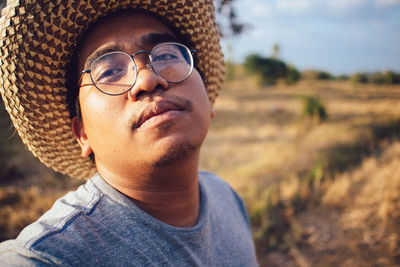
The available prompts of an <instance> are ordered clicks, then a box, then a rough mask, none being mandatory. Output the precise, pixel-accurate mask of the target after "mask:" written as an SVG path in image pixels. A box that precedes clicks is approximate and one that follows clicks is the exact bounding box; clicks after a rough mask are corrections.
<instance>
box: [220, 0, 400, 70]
mask: <svg viewBox="0 0 400 267" xmlns="http://www.w3.org/2000/svg"><path fill="white" fill-rule="evenodd" d="M235 9H236V13H237V15H238V18H239V19H240V20H241V21H242V22H244V23H246V24H248V27H247V30H246V31H245V32H244V33H243V34H242V35H240V36H238V37H230V38H223V39H222V41H221V42H222V47H223V50H224V53H225V55H226V57H227V58H228V59H230V60H233V61H235V62H243V61H244V58H245V57H246V56H247V55H249V54H251V53H257V54H260V55H262V56H270V55H271V54H272V50H273V46H274V44H278V45H279V47H280V58H281V59H282V60H284V61H285V62H287V63H290V64H293V65H294V66H296V67H297V68H298V69H300V70H306V69H318V70H324V71H328V72H330V73H332V74H336V75H339V74H352V73H355V72H376V71H386V70H388V69H390V70H393V71H396V72H400V0H236V2H235ZM217 20H218V18H217ZM219 20H220V19H219ZM220 21H221V20H220ZM229 46H231V47H232V52H229V49H228V47H229Z"/></svg>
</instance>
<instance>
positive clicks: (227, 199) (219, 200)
mask: <svg viewBox="0 0 400 267" xmlns="http://www.w3.org/2000/svg"><path fill="white" fill-rule="evenodd" d="M199 183H200V186H201V188H202V190H203V191H204V194H205V196H206V198H207V199H208V202H209V203H210V204H213V203H214V204H213V205H212V207H213V208H218V209H220V212H224V213H225V214H226V213H227V212H229V213H231V214H234V215H236V216H239V215H240V217H242V218H243V219H244V220H245V222H246V224H247V225H248V226H250V221H249V218H248V214H247V209H246V206H245V204H244V202H243V200H242V198H241V197H240V196H239V194H238V193H237V192H236V191H235V190H234V189H233V188H232V187H231V186H230V185H229V184H228V183H227V182H226V181H224V180H223V179H222V178H220V177H218V176H217V175H215V174H213V173H209V172H203V171H201V172H199Z"/></svg>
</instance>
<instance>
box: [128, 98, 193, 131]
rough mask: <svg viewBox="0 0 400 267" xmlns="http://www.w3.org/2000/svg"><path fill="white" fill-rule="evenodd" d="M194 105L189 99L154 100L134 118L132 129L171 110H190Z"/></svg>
mask: <svg viewBox="0 0 400 267" xmlns="http://www.w3.org/2000/svg"><path fill="white" fill-rule="evenodd" d="M191 109H192V105H191V103H190V102H189V101H188V100H185V99H181V98H177V99H173V100H172V99H163V100H160V101H156V102H152V103H151V104H149V105H147V106H146V107H145V108H144V109H143V110H142V111H141V112H140V113H139V114H138V116H137V117H136V118H135V119H134V122H133V124H132V129H137V128H139V127H140V126H142V125H143V124H144V123H145V122H146V121H148V120H150V119H152V118H154V117H156V116H160V115H163V114H166V113H168V112H170V111H175V112H184V111H190V110H191Z"/></svg>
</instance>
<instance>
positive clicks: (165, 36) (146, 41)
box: [84, 33, 179, 70]
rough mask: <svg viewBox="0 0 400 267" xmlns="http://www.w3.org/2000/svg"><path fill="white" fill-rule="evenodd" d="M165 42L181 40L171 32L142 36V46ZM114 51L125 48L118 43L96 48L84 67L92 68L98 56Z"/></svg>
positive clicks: (149, 46) (146, 46)
mask: <svg viewBox="0 0 400 267" xmlns="http://www.w3.org/2000/svg"><path fill="white" fill-rule="evenodd" d="M164 42H179V40H178V39H177V38H176V37H175V36H173V35H172V34H169V33H149V34H145V35H143V36H142V37H141V38H140V46H141V47H144V48H148V49H150V48H152V47H153V46H155V45H157V44H160V43H164ZM114 51H123V48H122V47H121V46H120V45H118V44H109V45H105V46H103V47H101V48H100V49H98V50H96V51H95V52H94V53H93V54H91V55H89V56H88V58H87V59H86V62H85V66H84V69H85V70H86V69H88V68H90V65H91V64H92V63H93V61H95V60H96V59H97V58H99V57H101V56H103V55H105V54H107V53H110V52H114Z"/></svg>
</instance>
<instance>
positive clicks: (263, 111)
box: [201, 79, 400, 266]
mask: <svg viewBox="0 0 400 267" xmlns="http://www.w3.org/2000/svg"><path fill="white" fill-rule="evenodd" d="M304 95H308V96H316V97H319V98H320V99H321V100H322V102H323V103H324V104H325V106H326V109H327V113H328V119H327V120H326V121H324V122H321V123H319V122H318V121H316V120H315V119H312V118H308V117H304V116H302V110H303V106H302V105H303V103H302V98H301V97H300V96H304ZM215 109H216V113H217V116H216V118H215V119H214V121H213V125H212V129H211V131H210V134H209V136H208V139H207V141H206V143H205V146H204V147H203V157H202V161H201V167H202V168H204V169H208V170H212V171H215V172H217V173H218V174H219V175H220V176H222V177H223V178H224V179H226V180H227V181H229V182H230V184H232V186H233V187H235V188H236V189H237V190H238V191H239V192H240V194H241V196H242V197H243V198H244V199H245V201H246V203H247V206H248V209H249V212H250V215H251V219H252V224H253V231H254V238H255V241H256V245H257V250H258V255H259V261H260V263H261V265H263V266H396V264H397V265H399V266H400V235H399V234H400V168H399V166H400V140H399V137H400V87H399V86H397V87H395V86H376V85H355V84H352V83H351V82H349V81H344V82H343V81H315V80H314V81H307V80H306V81H301V82H300V83H298V84H296V85H293V86H285V85H276V86H271V87H264V88H257V86H255V85H254V84H253V83H252V81H251V80H244V79H243V80H241V81H237V80H236V81H233V82H230V83H227V84H226V86H225V88H224V91H223V92H222V93H221V95H220V98H219V99H218V101H217V103H216V106H215Z"/></svg>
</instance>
